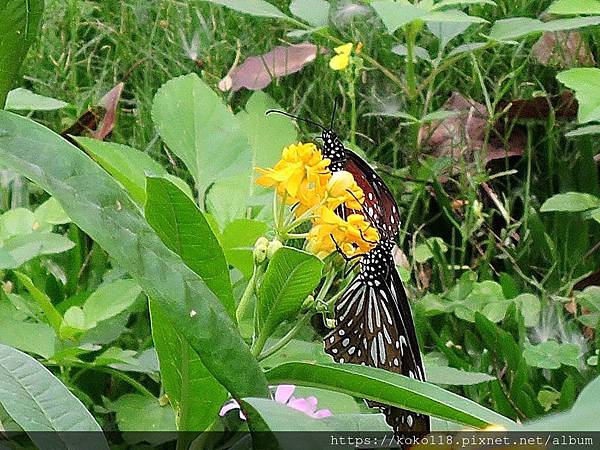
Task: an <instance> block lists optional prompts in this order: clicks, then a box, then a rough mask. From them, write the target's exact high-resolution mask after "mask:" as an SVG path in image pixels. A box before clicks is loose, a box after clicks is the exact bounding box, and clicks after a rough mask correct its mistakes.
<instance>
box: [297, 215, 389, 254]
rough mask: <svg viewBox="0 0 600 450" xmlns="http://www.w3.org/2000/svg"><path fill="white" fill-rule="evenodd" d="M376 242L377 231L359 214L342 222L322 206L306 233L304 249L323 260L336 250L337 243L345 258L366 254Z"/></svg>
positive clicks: (377, 237)
mask: <svg viewBox="0 0 600 450" xmlns="http://www.w3.org/2000/svg"><path fill="white" fill-rule="evenodd" d="M334 239H335V242H334ZM378 240H379V235H378V234H377V231H376V230H375V229H374V228H373V227H372V226H371V225H370V224H369V223H368V222H367V221H366V220H365V218H364V216H362V215H361V214H350V215H349V216H348V218H347V220H344V219H342V218H341V217H339V216H338V215H337V214H335V212H333V210H331V209H329V208H328V207H325V206H323V207H321V208H320V210H319V211H318V214H317V216H316V218H315V219H314V221H313V227H312V228H311V230H310V231H309V233H308V238H307V245H306V249H307V250H308V251H309V252H311V253H314V254H315V255H317V256H318V257H319V258H324V257H325V256H327V255H329V254H330V253H332V252H333V251H335V250H336V246H335V243H336V242H337V244H338V245H339V247H340V249H341V250H342V251H343V252H344V253H345V254H346V255H347V256H353V255H356V254H359V253H360V254H362V253H366V252H368V251H369V250H371V249H372V248H373V247H374V246H375V244H374V243H376V242H377V241H378Z"/></svg>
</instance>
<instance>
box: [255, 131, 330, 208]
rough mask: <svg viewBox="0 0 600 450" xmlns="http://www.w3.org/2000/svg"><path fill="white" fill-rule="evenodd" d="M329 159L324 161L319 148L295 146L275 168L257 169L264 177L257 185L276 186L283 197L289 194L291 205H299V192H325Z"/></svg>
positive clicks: (302, 145)
mask: <svg viewBox="0 0 600 450" xmlns="http://www.w3.org/2000/svg"><path fill="white" fill-rule="evenodd" d="M328 165H329V160H328V159H323V157H322V156H321V152H320V151H319V150H318V149H317V147H316V146H315V144H311V143H309V144H303V143H301V142H299V143H298V144H292V145H290V146H289V147H286V148H284V149H283V154H282V157H281V160H280V161H279V162H278V163H277V164H276V165H275V167H274V168H272V169H271V168H269V169H261V168H257V170H258V172H260V173H261V174H262V176H261V177H259V178H258V179H257V180H256V183H257V184H259V185H261V186H265V187H272V186H275V187H276V189H277V193H278V194H279V195H281V196H283V195H284V193H285V194H287V196H288V197H289V198H290V200H291V201H290V203H295V202H296V201H297V196H298V191H299V190H300V188H301V186H302V185H303V183H304V184H305V185H304V189H314V190H316V191H317V192H321V191H324V190H325V186H326V185H327V181H328V180H329V177H330V176H331V173H330V172H329V171H328V170H327V166H328Z"/></svg>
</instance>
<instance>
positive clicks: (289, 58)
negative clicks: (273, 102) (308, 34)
mask: <svg viewBox="0 0 600 450" xmlns="http://www.w3.org/2000/svg"><path fill="white" fill-rule="evenodd" d="M318 51H319V49H318V47H317V46H316V45H313V44H310V43H308V42H303V43H301V44H294V45H289V46H277V47H275V48H274V49H273V50H271V51H270V52H268V53H265V54H264V55H258V56H251V57H249V58H247V59H246V60H245V61H244V62H243V63H242V64H241V65H239V66H237V67H234V68H232V69H231V70H230V71H229V73H228V74H227V75H226V76H225V77H224V78H223V79H222V80H221V81H220V82H219V89H220V90H222V91H229V90H231V91H234V92H235V91H238V90H240V89H241V88H246V89H250V90H253V91H256V90H259V89H263V88H265V87H266V86H268V85H269V83H271V81H273V80H274V79H275V78H279V77H283V76H285V75H289V74H292V73H295V72H298V71H300V70H301V69H302V68H303V67H304V66H306V65H307V64H310V63H312V62H313V61H314V60H315V59H316V58H317V52H318ZM320 53H325V50H324V49H321V50H320Z"/></svg>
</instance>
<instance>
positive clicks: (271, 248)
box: [267, 239, 283, 259]
mask: <svg viewBox="0 0 600 450" xmlns="http://www.w3.org/2000/svg"><path fill="white" fill-rule="evenodd" d="M281 247H283V244H282V243H281V241H279V240H278V239H273V240H272V241H271V242H269V245H268V247H267V259H271V258H273V255H274V254H275V252H276V251H277V250H279V249H280V248H281Z"/></svg>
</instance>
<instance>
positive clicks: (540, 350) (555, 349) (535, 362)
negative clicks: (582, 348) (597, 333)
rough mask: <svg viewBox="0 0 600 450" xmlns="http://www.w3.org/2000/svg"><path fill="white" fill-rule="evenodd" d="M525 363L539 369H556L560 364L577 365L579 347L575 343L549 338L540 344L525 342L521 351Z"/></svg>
mask: <svg viewBox="0 0 600 450" xmlns="http://www.w3.org/2000/svg"><path fill="white" fill-rule="evenodd" d="M523 357H524V358H525V361H527V364H528V365H530V366H533V367H539V368H541V369H558V368H560V366H561V365H562V364H565V365H568V366H573V367H578V366H579V359H580V358H579V347H578V346H577V345H576V344H559V343H558V342H556V341H553V340H549V341H546V342H542V343H541V344H537V345H531V344H527V345H526V346H525V350H524V351H523Z"/></svg>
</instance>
